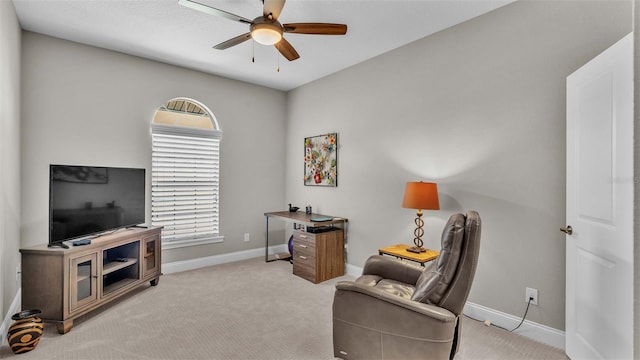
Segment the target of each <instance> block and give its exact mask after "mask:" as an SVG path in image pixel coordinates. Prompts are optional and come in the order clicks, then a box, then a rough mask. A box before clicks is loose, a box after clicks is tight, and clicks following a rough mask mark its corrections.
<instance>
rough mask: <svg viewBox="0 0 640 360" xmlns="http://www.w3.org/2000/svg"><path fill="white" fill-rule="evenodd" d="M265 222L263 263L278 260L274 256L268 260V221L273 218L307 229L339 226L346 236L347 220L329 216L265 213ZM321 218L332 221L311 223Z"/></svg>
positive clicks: (283, 212)
mask: <svg viewBox="0 0 640 360" xmlns="http://www.w3.org/2000/svg"><path fill="white" fill-rule="evenodd" d="M264 217H265V222H266V234H265V236H264V239H265V246H264V261H265V262H270V261H275V260H278V259H280V257H277V256H274V257H273V258H271V259H269V219H270V218H275V219H278V220H282V221H285V222H292V223H294V224H300V225H304V226H308V227H316V226H328V225H340V226H341V227H342V229H343V230H344V235H346V228H345V227H346V224H347V222H348V220H347V219H345V218H341V217H335V216H330V215H322V214H306V213H304V212H289V211H275V212H266V213H264ZM321 217H330V218H332V220H328V221H312V220H311V219H314V218H321Z"/></svg>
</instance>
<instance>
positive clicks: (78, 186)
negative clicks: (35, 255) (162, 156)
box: [49, 165, 146, 247]
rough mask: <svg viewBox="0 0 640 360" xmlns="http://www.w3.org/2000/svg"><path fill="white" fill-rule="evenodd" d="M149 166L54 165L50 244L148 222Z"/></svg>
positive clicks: (51, 167) (50, 201)
mask: <svg viewBox="0 0 640 360" xmlns="http://www.w3.org/2000/svg"><path fill="white" fill-rule="evenodd" d="M145 182H146V180H145V169H135V168H117V167H95V166H76V165H50V168H49V246H63V247H64V243H63V242H64V241H67V240H74V239H80V238H91V237H94V236H97V235H98V234H100V233H105V232H109V231H113V230H117V229H120V228H124V227H130V226H135V225H139V224H143V223H144V222H145Z"/></svg>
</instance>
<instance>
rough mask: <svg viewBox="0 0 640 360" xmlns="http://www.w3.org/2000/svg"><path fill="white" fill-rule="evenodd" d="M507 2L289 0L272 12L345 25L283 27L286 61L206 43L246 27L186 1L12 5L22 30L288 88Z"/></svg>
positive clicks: (251, 8) (235, 9)
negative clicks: (288, 30) (289, 51)
mask: <svg viewBox="0 0 640 360" xmlns="http://www.w3.org/2000/svg"><path fill="white" fill-rule="evenodd" d="M197 1H198V2H200V3H203V4H205V5H208V6H212V7H215V8H218V9H222V10H225V11H227V12H230V13H233V14H236V15H240V16H242V17H245V18H249V19H253V18H255V17H256V16H259V15H261V14H262V2H261V1H260V0H234V1H232V0H197ZM513 1H515V0H440V1H436V0H313V1H312V0H289V1H287V3H286V4H285V6H284V9H283V11H282V14H281V15H280V18H279V19H278V20H279V21H280V22H281V23H283V24H284V23H291V22H330V23H342V24H347V25H348V31H347V34H346V35H345V36H323V35H302V34H285V37H286V38H287V40H289V42H290V43H291V44H292V45H293V46H294V47H295V48H296V50H297V51H298V53H299V54H300V59H298V60H295V61H292V62H289V61H287V60H286V59H285V58H284V57H282V56H281V55H280V54H279V53H278V51H277V50H276V49H275V48H274V47H273V46H264V45H260V44H258V43H256V44H255V45H254V44H253V41H246V42H244V43H242V44H240V45H237V46H235V47H232V48H229V49H226V50H214V49H212V46H214V45H216V44H218V43H220V42H222V41H225V40H227V39H230V38H232V37H235V36H237V35H240V34H243V33H246V32H248V30H249V29H248V25H245V24H242V23H239V22H234V21H231V20H228V19H225V18H221V17H217V16H213V15H209V14H204V13H201V12H198V11H195V10H193V9H190V8H186V7H184V6H181V5H179V4H178V1H177V0H13V3H14V5H15V9H16V13H17V15H18V19H19V21H20V24H21V26H22V28H23V29H24V30H28V31H33V32H37V33H41V34H46V35H50V36H54V37H58V38H62V39H67V40H71V41H75V42H79V43H83V44H89V45H93V46H98V47H101V48H105V49H110V50H115V51H119V52H123V53H127V54H132V55H136V56H140V57H143V58H148V59H153V60H157V61H161V62H164V63H168V64H173V65H178V66H182V67H185V68H189V69H195V70H199V71H203V72H206V73H211V74H216V75H220V76H224V77H228V78H232V79H237V80H241V81H246V82H249V83H254V84H258V85H263V86H267V87H270V88H274V89H279V90H285V91H286V90H291V89H293V88H296V87H298V86H300V85H303V84H306V83H308V82H311V81H313V80H316V79H319V78H321V77H324V76H326V75H329V74H332V73H335V72H337V71H340V70H342V69H345V68H347V67H349V66H352V65H354V64H357V63H359V62H362V61H365V60H367V59H370V58H372V57H374V56H377V55H380V54H382V53H385V52H387V51H390V50H392V49H395V48H398V47H400V46H402V45H405V44H407V43H409V42H412V41H414V40H417V39H420V38H423V37H425V36H427V35H430V34H433V33H435V32H437V31H440V30H442V29H445V28H447V27H450V26H453V25H455V24H458V23H461V22H463V21H466V20H468V19H471V18H473V17H475V16H478V15H481V14H483V13H486V12H488V11H491V10H493V9H495V8H498V7H500V6H503V5H505V4H508V3H511V2H513ZM253 51H255V62H254V63H252V61H251V58H252V52H253ZM278 65H279V67H280V72H277V71H276V69H277V68H278Z"/></svg>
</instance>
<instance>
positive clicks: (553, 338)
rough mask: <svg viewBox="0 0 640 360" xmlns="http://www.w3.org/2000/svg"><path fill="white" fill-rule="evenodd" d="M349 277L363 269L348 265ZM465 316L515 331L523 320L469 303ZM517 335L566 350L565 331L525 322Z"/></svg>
mask: <svg viewBox="0 0 640 360" xmlns="http://www.w3.org/2000/svg"><path fill="white" fill-rule="evenodd" d="M346 272H347V275H351V276H353V277H355V278H357V277H359V276H360V275H362V268H361V267H358V266H355V265H350V264H347V268H346ZM464 314H465V315H467V316H468V317H470V318H472V319H476V320H480V321H485V320H489V321H491V322H492V323H493V324H495V325H498V326H500V327H503V328H506V329H513V328H515V327H516V326H518V324H519V323H520V321H521V320H522V318H519V317H516V316H513V315H510V314H507V313H503V312H501V311H498V310H494V309H491V308H488V307H486V306H482V305H478V304H474V303H472V302H467V303H466V304H465V306H464ZM514 333H516V334H520V335H522V336H526V337H528V338H530V339H532V340H535V341H537V342H541V343H543V344H546V345H549V346H553V347H556V348H559V349H562V350H564V335H565V334H564V331H560V330H557V329H554V328H551V327H548V326H545V325H541V324H538V323H535V322H533V321H529V320H525V321H524V323H522V325H521V326H520V328H519V329H518V330H516V331H514Z"/></svg>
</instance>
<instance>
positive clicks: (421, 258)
mask: <svg viewBox="0 0 640 360" xmlns="http://www.w3.org/2000/svg"><path fill="white" fill-rule="evenodd" d="M410 247H411V245H405V244H399V245H393V246H387V247H384V248H381V249H378V254H379V255H390V256H395V257H397V258H399V259H405V260H411V261H415V262H417V263H420V265H422V266H424V263H426V262H429V261H432V260H435V259H436V258H437V257H438V255H440V252H438V251H435V250H429V249H427V251H426V252H423V253H420V254H416V253H412V252H409V251H407V249H408V248H410Z"/></svg>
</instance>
